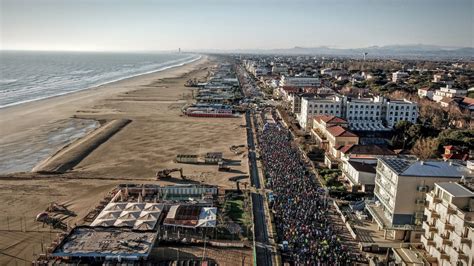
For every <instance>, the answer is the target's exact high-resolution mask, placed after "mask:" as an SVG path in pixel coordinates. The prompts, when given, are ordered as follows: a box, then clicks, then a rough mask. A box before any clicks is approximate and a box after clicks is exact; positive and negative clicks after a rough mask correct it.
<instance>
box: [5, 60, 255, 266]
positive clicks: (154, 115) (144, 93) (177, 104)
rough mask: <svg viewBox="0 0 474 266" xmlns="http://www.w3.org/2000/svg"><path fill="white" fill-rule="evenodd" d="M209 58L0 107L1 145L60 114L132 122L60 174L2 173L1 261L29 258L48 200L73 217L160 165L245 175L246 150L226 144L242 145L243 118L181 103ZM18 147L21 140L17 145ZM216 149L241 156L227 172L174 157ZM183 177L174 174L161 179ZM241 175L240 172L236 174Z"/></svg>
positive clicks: (144, 179) (33, 132) (215, 176)
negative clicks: (193, 110) (189, 113)
mask: <svg viewBox="0 0 474 266" xmlns="http://www.w3.org/2000/svg"><path fill="white" fill-rule="evenodd" d="M213 60H214V59H212V58H209V57H203V58H201V59H200V60H198V61H195V62H193V63H190V64H187V65H185V66H182V67H176V68H172V69H168V70H165V71H162V72H157V73H152V74H146V75H142V76H137V77H133V78H130V79H126V80H122V81H118V82H114V83H110V84H106V85H103V86H100V87H97V88H93V89H89V90H84V91H80V92H77V93H72V94H68V95H64V96H60V97H55V98H49V99H45V100H41V101H37V102H31V103H26V104H22V105H18V106H13V107H9V108H4V109H0V128H1V134H0V145H6V144H8V147H11V148H12V149H15V147H24V145H22V144H24V142H25V140H28V141H29V143H28V145H31V146H34V145H35V141H34V140H35V138H39V137H38V136H39V134H44V132H48V131H52V130H54V129H55V128H57V127H58V123H60V122H61V121H67V120H70V119H92V120H96V121H99V122H100V123H101V124H102V125H103V124H104V123H105V122H107V121H112V120H116V119H129V120H131V122H130V123H129V124H128V125H126V126H125V127H123V128H122V129H121V130H120V131H118V132H117V133H116V134H114V135H113V136H112V137H110V138H109V139H108V140H107V141H105V142H104V143H102V144H101V145H99V146H98V147H97V148H95V149H94V150H93V151H92V152H91V153H90V154H88V155H87V156H86V157H85V158H84V159H82V160H81V161H80V162H79V163H78V164H77V165H75V166H74V167H73V168H72V169H71V170H69V171H67V172H66V173H64V174H57V175H41V174H37V173H31V172H24V173H11V174H5V175H1V176H0V178H1V179H2V181H1V182H0V183H1V184H0V201H1V202H2V203H1V205H2V214H0V231H2V232H1V233H0V249H1V252H2V254H1V255H0V264H2V265H4V264H7V265H8V264H12V265H15V263H16V262H21V261H22V260H25V261H30V260H31V258H32V257H33V255H34V254H38V253H40V252H41V243H45V244H46V245H47V244H49V242H48V240H49V239H50V238H51V235H52V237H53V238H54V233H50V232H38V231H44V230H43V229H42V228H40V227H41V225H38V223H36V222H34V217H35V216H36V215H37V214H38V213H39V212H42V211H44V210H45V209H46V207H47V206H48V204H49V203H50V202H53V201H56V202H59V203H63V204H67V205H68V207H69V208H70V209H71V210H72V211H74V212H76V214H77V216H76V217H74V218H70V219H68V220H67V222H68V223H70V224H74V223H79V222H80V220H81V219H82V218H83V217H84V215H85V214H86V213H87V212H88V211H89V210H90V209H91V208H92V207H93V206H94V205H95V204H96V203H97V202H98V201H99V200H100V199H101V198H102V197H103V196H104V195H105V194H106V193H107V192H108V191H110V190H111V189H112V188H113V187H114V186H115V185H116V184H119V183H158V182H162V181H156V179H155V173H156V171H157V170H159V169H162V168H171V167H182V168H183V172H184V175H185V176H187V177H188V178H189V179H191V182H199V183H200V182H202V183H207V184H214V185H219V186H221V187H224V188H230V187H235V182H233V181H230V180H229V178H231V177H235V176H241V175H247V174H248V173H247V170H248V165H247V158H246V153H243V154H242V155H236V154H234V153H233V152H231V151H230V149H229V147H230V146H231V145H245V144H246V137H245V127H242V125H245V121H244V118H243V117H239V118H221V119H217V118H191V117H186V116H182V115H181V108H182V107H183V106H184V105H185V104H186V103H190V102H192V92H191V91H192V89H190V88H187V87H184V83H185V81H186V80H188V79H190V78H204V77H206V75H207V74H208V70H209V67H210V66H212V65H213V64H215V63H216V62H215V61H213ZM18 149H20V148H18ZM205 152H223V153H224V157H225V158H228V159H232V160H235V161H241V164H240V165H239V166H233V169H235V170H236V171H235V172H233V173H223V172H218V171H217V167H216V166H215V165H188V164H179V165H178V164H176V163H174V162H173V159H174V158H175V156H176V155H177V154H178V153H190V154H196V153H205ZM171 181H176V182H182V180H180V179H179V178H175V179H172V180H168V181H167V182H162V183H170V182H171ZM243 181H245V180H243Z"/></svg>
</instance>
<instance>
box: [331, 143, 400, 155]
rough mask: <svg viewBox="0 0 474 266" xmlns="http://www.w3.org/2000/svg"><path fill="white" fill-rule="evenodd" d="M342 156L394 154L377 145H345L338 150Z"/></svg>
mask: <svg viewBox="0 0 474 266" xmlns="http://www.w3.org/2000/svg"><path fill="white" fill-rule="evenodd" d="M340 151H341V153H344V154H348V153H350V154H370V155H395V153H394V152H393V151H392V150H390V149H388V148H386V147H384V146H379V145H345V146H344V147H342V148H341V149H340Z"/></svg>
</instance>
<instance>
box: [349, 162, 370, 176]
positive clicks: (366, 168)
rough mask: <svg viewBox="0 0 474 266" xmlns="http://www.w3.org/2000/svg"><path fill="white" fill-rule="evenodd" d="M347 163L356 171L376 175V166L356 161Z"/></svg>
mask: <svg viewBox="0 0 474 266" xmlns="http://www.w3.org/2000/svg"><path fill="white" fill-rule="evenodd" d="M347 163H349V164H350V165H351V166H352V167H353V168H354V169H356V170H357V171H359V172H365V173H374V174H375V166H376V165H375V164H369V163H364V162H356V161H351V160H349V161H348V162H347Z"/></svg>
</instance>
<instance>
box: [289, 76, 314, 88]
mask: <svg viewBox="0 0 474 266" xmlns="http://www.w3.org/2000/svg"><path fill="white" fill-rule="evenodd" d="M280 86H291V87H300V88H303V87H319V86H321V80H320V79H319V78H317V77H288V76H281V80H280Z"/></svg>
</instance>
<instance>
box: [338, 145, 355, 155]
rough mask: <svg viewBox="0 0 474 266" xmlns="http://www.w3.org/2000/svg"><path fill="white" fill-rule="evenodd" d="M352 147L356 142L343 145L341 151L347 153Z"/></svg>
mask: <svg viewBox="0 0 474 266" xmlns="http://www.w3.org/2000/svg"><path fill="white" fill-rule="evenodd" d="M352 147H354V144H351V145H345V146H343V147H342V148H341V152H342V153H346V152H348V151H350V150H351V148H352Z"/></svg>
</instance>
